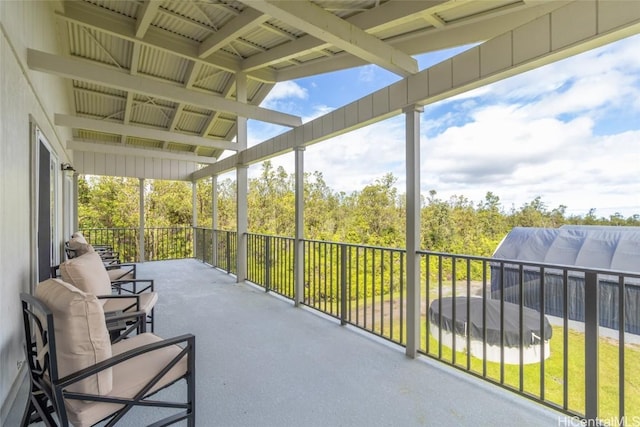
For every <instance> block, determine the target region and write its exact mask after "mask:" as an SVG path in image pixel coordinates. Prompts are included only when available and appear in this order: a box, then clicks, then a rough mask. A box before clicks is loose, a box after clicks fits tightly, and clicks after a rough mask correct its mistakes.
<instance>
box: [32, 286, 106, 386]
mask: <svg viewBox="0 0 640 427" xmlns="http://www.w3.org/2000/svg"><path fill="white" fill-rule="evenodd" d="M35 296H36V298H38V299H39V300H40V301H42V303H44V304H45V305H46V306H47V307H48V308H49V310H51V313H52V314H53V324H54V338H55V352H56V357H57V361H58V363H57V365H58V366H57V367H58V375H59V377H60V378H62V377H65V376H66V375H69V374H71V373H73V372H76V371H79V370H80V369H84V368H86V367H88V366H91V365H94V364H96V363H98V362H101V361H103V360H105V359H108V358H110V357H111V355H112V352H111V341H110V340H109V332H108V331H107V326H106V323H105V319H104V311H103V310H102V304H101V303H100V302H99V300H98V299H97V298H96V296H95V295H91V294H87V293H85V292H82V291H81V290H79V289H78V288H76V287H74V286H72V285H70V284H68V283H65V282H63V281H62V280H60V279H48V280H45V281H44V282H41V283H39V284H38V286H37V287H36V292H35ZM49 350H50V351H51V349H49ZM112 388H113V379H112V372H111V369H105V370H103V371H101V372H100V373H99V374H96V375H93V376H90V377H87V378H85V379H83V380H82V381H79V382H77V383H75V384H73V385H71V386H70V387H69V388H68V390H70V391H74V392H79V393H90V394H100V395H104V394H107V393H109V392H110V391H111V389H112Z"/></svg>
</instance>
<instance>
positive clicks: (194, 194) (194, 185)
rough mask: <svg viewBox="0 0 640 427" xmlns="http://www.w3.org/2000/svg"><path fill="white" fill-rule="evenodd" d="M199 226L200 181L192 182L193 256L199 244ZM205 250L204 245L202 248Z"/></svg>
mask: <svg viewBox="0 0 640 427" xmlns="http://www.w3.org/2000/svg"><path fill="white" fill-rule="evenodd" d="M197 226H198V182H197V181H192V182H191V247H192V248H193V256H196V248H197V244H198V241H197V239H198V236H197V233H196V227H197ZM202 250H203V251H204V247H203V248H202Z"/></svg>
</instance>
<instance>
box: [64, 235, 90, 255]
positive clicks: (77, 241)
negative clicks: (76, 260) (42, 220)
mask: <svg viewBox="0 0 640 427" xmlns="http://www.w3.org/2000/svg"><path fill="white" fill-rule="evenodd" d="M67 247H68V248H69V249H71V250H72V251H74V252H75V253H76V257H79V256H81V255H84V254H86V253H87V252H94V249H93V246H91V245H90V244H89V243H87V241H86V240H85V239H84V237H82V236H80V237H73V238H72V239H71V240H69V241H68V242H67Z"/></svg>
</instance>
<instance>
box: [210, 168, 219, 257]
mask: <svg viewBox="0 0 640 427" xmlns="http://www.w3.org/2000/svg"><path fill="white" fill-rule="evenodd" d="M217 230H218V175H213V176H212V177H211V234H212V236H211V264H212V265H213V266H214V267H218V265H217V261H218V231H217Z"/></svg>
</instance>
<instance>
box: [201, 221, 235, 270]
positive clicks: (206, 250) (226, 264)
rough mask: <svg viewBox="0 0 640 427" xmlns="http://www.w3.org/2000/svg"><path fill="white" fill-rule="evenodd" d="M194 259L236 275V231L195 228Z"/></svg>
mask: <svg viewBox="0 0 640 427" xmlns="http://www.w3.org/2000/svg"><path fill="white" fill-rule="evenodd" d="M194 233H195V251H194V255H193V257H194V258H196V259H199V260H201V261H202V262H205V263H207V264H209V265H211V266H213V267H217V268H220V269H221V270H224V271H226V272H227V273H234V274H235V273H236V269H237V264H236V262H237V261H236V260H237V254H238V237H237V236H238V234H237V233H236V232H235V231H224V230H212V229H210V228H202V227H195V228H194Z"/></svg>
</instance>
